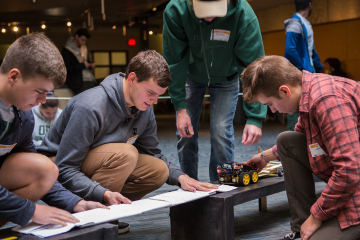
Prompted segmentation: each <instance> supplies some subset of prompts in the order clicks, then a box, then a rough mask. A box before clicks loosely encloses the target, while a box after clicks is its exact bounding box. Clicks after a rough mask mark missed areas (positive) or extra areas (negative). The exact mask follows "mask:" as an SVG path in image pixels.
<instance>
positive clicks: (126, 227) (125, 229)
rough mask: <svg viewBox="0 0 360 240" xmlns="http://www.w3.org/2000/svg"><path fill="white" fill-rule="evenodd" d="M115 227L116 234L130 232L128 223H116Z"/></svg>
mask: <svg viewBox="0 0 360 240" xmlns="http://www.w3.org/2000/svg"><path fill="white" fill-rule="evenodd" d="M117 225H118V233H119V234H122V233H126V232H128V231H130V225H129V224H128V223H124V222H118V224H117Z"/></svg>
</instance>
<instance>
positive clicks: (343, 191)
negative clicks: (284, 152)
mask: <svg viewBox="0 0 360 240" xmlns="http://www.w3.org/2000/svg"><path fill="white" fill-rule="evenodd" d="M299 115H300V117H299V121H298V123H297V125H296V126H295V131H296V132H301V133H305V134H306V141H307V145H308V146H309V145H310V144H313V143H318V144H319V146H320V147H321V148H322V149H323V150H324V151H325V153H326V155H322V156H317V157H312V156H311V152H310V150H309V149H308V155H309V161H310V166H311V169H312V170H313V172H314V174H315V175H317V176H318V177H320V178H322V179H325V180H327V181H328V183H327V185H326V187H325V189H324V191H323V192H322V194H321V196H320V198H319V199H318V200H317V201H316V202H315V203H314V205H313V206H312V207H311V210H310V212H311V213H312V214H313V215H314V217H315V218H317V219H319V220H321V221H325V220H328V219H330V218H332V217H334V216H337V218H338V220H339V223H340V227H341V228H342V229H344V228H347V227H350V226H352V225H357V224H359V223H360V185H359V182H360V163H359V161H360V142H359V135H360V134H359V133H360V126H359V125H360V84H358V83H357V82H355V81H353V80H349V79H346V78H341V77H335V76H331V75H327V74H312V73H309V72H307V71H303V78H302V95H301V99H300V104H299ZM273 152H274V154H275V155H276V157H277V158H278V159H279V156H278V154H277V147H276V146H274V147H273Z"/></svg>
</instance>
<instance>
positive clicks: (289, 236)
mask: <svg viewBox="0 0 360 240" xmlns="http://www.w3.org/2000/svg"><path fill="white" fill-rule="evenodd" d="M299 238H300V232H292V233H289V234H286V235H285V236H284V237H283V238H282V239H281V240H292V239H299Z"/></svg>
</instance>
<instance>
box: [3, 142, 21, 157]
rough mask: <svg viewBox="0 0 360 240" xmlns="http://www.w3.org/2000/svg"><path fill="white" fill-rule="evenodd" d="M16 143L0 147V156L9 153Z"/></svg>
mask: <svg viewBox="0 0 360 240" xmlns="http://www.w3.org/2000/svg"><path fill="white" fill-rule="evenodd" d="M16 144H17V143H15V144H13V145H0V156H4V155H5V154H7V153H9V152H11V150H13V148H14V147H15V146H16Z"/></svg>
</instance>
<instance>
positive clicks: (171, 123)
mask: <svg viewBox="0 0 360 240" xmlns="http://www.w3.org/2000/svg"><path fill="white" fill-rule="evenodd" d="M157 121H158V138H159V140H160V148H161V149H162V151H163V154H164V155H165V156H166V157H167V158H168V160H169V161H171V162H172V163H173V164H175V165H177V166H179V161H178V156H177V151H176V142H177V138H176V135H175V131H176V126H175V118H174V117H173V116H172V117H167V118H159V119H158V120H157ZM243 127H244V125H241V124H238V125H235V126H234V131H235V161H237V162H244V161H246V160H248V159H250V158H251V157H252V156H253V155H254V154H256V153H257V147H261V149H263V150H265V149H268V148H270V147H272V146H273V144H274V143H275V141H276V137H277V135H278V134H279V133H280V132H282V131H285V130H286V125H282V124H280V123H278V122H266V123H264V126H263V136H262V138H261V140H260V142H259V143H258V144H255V145H253V146H243V145H242V144H241V136H242V130H243ZM209 158H210V131H209V123H202V124H201V126H200V132H199V179H200V180H201V181H209V173H208V166H209ZM324 186H325V184H324V183H317V184H316V189H317V192H318V193H320V192H321V191H322V189H323V188H324ZM176 188H177V187H175V186H169V185H166V184H165V185H164V186H162V187H161V188H160V189H158V190H156V191H154V192H152V193H150V194H148V195H147V196H145V197H148V196H152V195H156V194H159V193H163V192H167V191H169V190H172V189H176ZM267 201H268V211H267V212H259V210H258V201H257V200H254V201H251V202H247V203H244V204H240V205H238V206H235V239H254V240H255V239H256V240H258V239H269V240H271V239H280V238H281V237H283V236H284V235H285V234H287V233H289V232H290V225H289V221H290V213H289V207H288V204H287V198H286V194H285V192H281V193H278V194H274V195H271V196H269V197H268V200H267ZM122 221H124V222H127V223H129V224H130V226H131V230H130V232H128V233H125V234H122V235H119V239H129V240H130V239H139V240H140V239H141V240H152V239H161V240H165V239H166V240H169V239H171V228H170V218H169V209H161V210H158V211H153V212H150V213H146V214H143V215H140V216H136V217H131V218H126V219H122ZM9 226H11V224H7V226H6V227H9Z"/></svg>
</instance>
